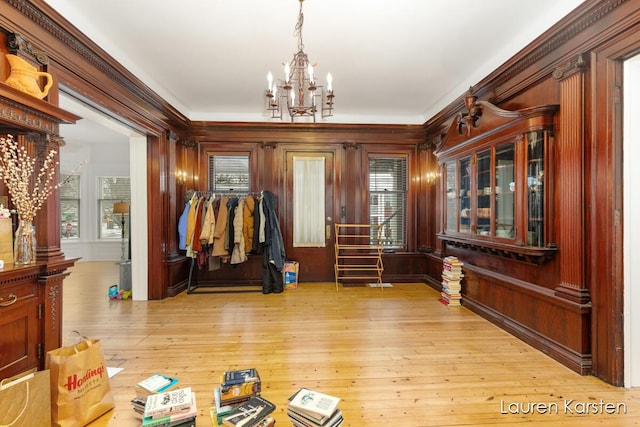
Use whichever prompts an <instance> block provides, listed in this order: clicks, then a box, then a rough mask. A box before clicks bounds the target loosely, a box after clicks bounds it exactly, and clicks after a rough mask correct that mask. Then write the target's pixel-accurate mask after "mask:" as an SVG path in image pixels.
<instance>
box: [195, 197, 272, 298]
mask: <svg viewBox="0 0 640 427" xmlns="http://www.w3.org/2000/svg"><path fill="white" fill-rule="evenodd" d="M249 196H251V197H257V198H261V197H262V191H260V192H237V193H236V192H214V191H205V190H188V191H187V192H186V193H185V200H186V201H190V200H192V199H193V198H200V197H204V198H206V199H207V200H208V199H209V198H211V197H214V198H215V199H214V200H220V199H222V198H223V197H228V198H231V197H238V198H240V197H249ZM196 262H197V258H195V257H191V265H190V266H189V277H188V280H187V294H192V293H196V292H195V291H196V289H200V288H203V287H206V288H208V289H210V290H206V291H203V290H200V291H198V292H197V293H237V292H261V291H262V284H256V285H235V284H234V285H228V286H225V285H212V286H202V285H200V284H199V283H198V274H197V271H194V270H195V267H196ZM216 288H218V289H216ZM229 288H232V289H229Z"/></svg>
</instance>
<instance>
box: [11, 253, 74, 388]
mask: <svg viewBox="0 0 640 427" xmlns="http://www.w3.org/2000/svg"><path fill="white" fill-rule="evenodd" d="M75 261H77V260H76V259H69V260H60V261H58V262H42V263H36V264H32V265H30V266H25V267H14V266H13V265H11V264H9V265H7V264H5V266H4V269H3V270H2V271H1V272H0V328H1V330H2V333H1V334H0V379H1V378H7V377H10V376H13V375H15V374H17V373H20V372H22V371H24V370H26V369H30V368H39V369H42V368H44V356H45V354H46V352H47V351H49V350H53V349H56V348H58V347H60V346H61V345H62V282H63V280H64V278H65V277H67V276H68V275H69V272H68V271H67V270H68V268H70V267H71V266H72V265H73V264H74V263H75Z"/></svg>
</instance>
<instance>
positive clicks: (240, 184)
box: [209, 154, 250, 194]
mask: <svg viewBox="0 0 640 427" xmlns="http://www.w3.org/2000/svg"><path fill="white" fill-rule="evenodd" d="M249 186H250V179H249V155H247V154H238V155H235V154H229V155H212V156H209V191H213V192H216V193H239V194H244V193H248V192H249Z"/></svg>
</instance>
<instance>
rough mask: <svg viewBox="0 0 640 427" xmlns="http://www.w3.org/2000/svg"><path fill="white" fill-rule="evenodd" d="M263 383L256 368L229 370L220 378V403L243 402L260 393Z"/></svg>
mask: <svg viewBox="0 0 640 427" xmlns="http://www.w3.org/2000/svg"><path fill="white" fill-rule="evenodd" d="M261 389H262V384H261V382H260V375H259V374H258V370H257V369H255V368H249V369H240V370H236V371H227V372H225V373H223V374H222V378H220V403H221V404H222V405H230V404H234V403H242V402H244V401H246V400H249V398H250V397H252V396H256V395H259V394H260V391H261Z"/></svg>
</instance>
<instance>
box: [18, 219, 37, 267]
mask: <svg viewBox="0 0 640 427" xmlns="http://www.w3.org/2000/svg"><path fill="white" fill-rule="evenodd" d="M36 249H37V244H36V232H35V230H34V229H33V224H32V222H31V221H20V222H19V223H18V228H17V229H16V236H15V240H14V241H13V263H14V264H15V265H27V264H35V262H36Z"/></svg>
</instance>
